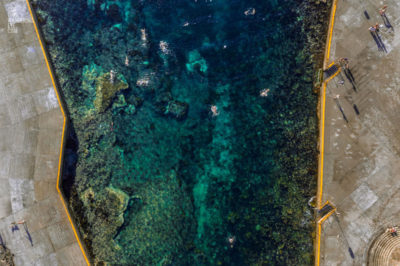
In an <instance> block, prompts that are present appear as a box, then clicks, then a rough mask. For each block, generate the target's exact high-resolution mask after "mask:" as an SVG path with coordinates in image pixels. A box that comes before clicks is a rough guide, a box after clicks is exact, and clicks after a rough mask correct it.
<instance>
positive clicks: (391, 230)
mask: <svg viewBox="0 0 400 266" xmlns="http://www.w3.org/2000/svg"><path fill="white" fill-rule="evenodd" d="M386 231H389V232H390V234H391V236H393V237H395V236H397V229H396V227H394V226H393V227H390V228H388V229H387V230H386Z"/></svg>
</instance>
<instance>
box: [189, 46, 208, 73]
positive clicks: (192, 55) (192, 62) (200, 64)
mask: <svg viewBox="0 0 400 266" xmlns="http://www.w3.org/2000/svg"><path fill="white" fill-rule="evenodd" d="M186 68H187V70H188V71H189V72H193V71H194V70H195V69H196V68H197V69H199V70H200V72H203V73H205V72H207V69H208V66H207V62H206V60H205V59H204V58H202V57H201V55H200V53H199V51H197V50H193V51H190V52H189V54H188V62H187V63H186Z"/></svg>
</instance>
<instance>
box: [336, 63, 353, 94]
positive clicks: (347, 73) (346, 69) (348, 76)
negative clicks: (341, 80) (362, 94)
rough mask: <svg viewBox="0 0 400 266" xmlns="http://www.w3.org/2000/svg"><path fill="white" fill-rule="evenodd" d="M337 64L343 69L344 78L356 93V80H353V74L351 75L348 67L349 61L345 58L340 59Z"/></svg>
mask: <svg viewBox="0 0 400 266" xmlns="http://www.w3.org/2000/svg"><path fill="white" fill-rule="evenodd" d="M339 63H340V65H341V67H342V68H343V72H344V74H345V75H346V78H347V79H348V80H349V81H350V83H351V85H352V86H353V90H354V91H355V92H357V88H356V80H355V79H354V76H353V73H351V70H350V67H349V59H348V58H347V57H342V58H340V59H339Z"/></svg>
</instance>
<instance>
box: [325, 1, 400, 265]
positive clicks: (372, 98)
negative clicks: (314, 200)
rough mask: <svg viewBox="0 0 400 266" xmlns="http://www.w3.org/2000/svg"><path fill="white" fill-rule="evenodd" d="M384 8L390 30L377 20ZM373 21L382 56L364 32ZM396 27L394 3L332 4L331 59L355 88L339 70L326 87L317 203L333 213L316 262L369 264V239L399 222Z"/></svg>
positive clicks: (398, 9)
mask: <svg viewBox="0 0 400 266" xmlns="http://www.w3.org/2000/svg"><path fill="white" fill-rule="evenodd" d="M384 4H386V5H388V9H387V16H388V18H389V20H390V22H391V24H392V25H393V27H394V29H395V30H394V31H393V30H392V29H389V28H386V27H385V26H384V25H383V20H382V18H381V16H380V15H379V12H378V11H379V9H380V8H381V7H382V6H383V5H384ZM364 11H367V12H368V14H369V16H370V19H369V20H368V19H366V17H365V16H364ZM376 22H378V23H379V24H382V27H381V30H380V37H381V38H382V40H383V43H384V45H385V47H386V49H387V52H383V51H379V50H378V47H377V44H376V43H375V41H374V39H373V38H372V36H371V34H370V32H369V31H368V28H369V27H370V26H372V25H374V24H375V23H376ZM399 28H400V2H398V1H395V0H385V1H376V0H368V1H360V0H338V2H337V13H336V19H335V24H334V28H333V36H332V45H331V50H330V58H331V61H333V60H334V61H336V62H338V61H339V59H340V58H341V57H347V58H349V60H350V70H351V71H352V74H353V76H354V78H355V81H356V91H355V90H354V89H353V87H352V85H351V83H350V81H349V80H348V79H347V78H346V76H345V75H344V73H342V74H341V75H338V76H336V77H335V78H334V79H333V80H331V81H329V83H328V85H327V98H326V112H325V116H326V119H325V151H324V157H325V160H324V169H323V170H324V183H323V202H325V201H326V200H329V201H330V202H331V203H333V204H334V205H335V206H336V207H337V212H338V214H337V215H332V217H330V218H329V219H327V220H326V221H325V222H324V223H323V225H322V235H321V256H320V265H367V261H368V250H369V247H370V246H371V243H372V242H373V240H374V239H375V237H376V236H377V235H379V234H380V232H382V230H384V229H385V228H386V227H388V226H394V225H400V214H399V213H400V212H399V211H400V207H399V204H400V198H399V197H400V182H399V181H398V180H400V169H399V168H400V135H399V134H398V132H400V116H399V115H398V110H399V109H400V76H399V75H398V74H397V72H398V71H397V70H398V69H399V67H400V33H399V31H398V29H399ZM342 82H344V84H342ZM337 95H339V99H338V100H335V99H334V97H335V96H337ZM354 105H356V106H357V108H358V110H359V114H356V112H355V110H354ZM339 106H340V107H341V108H342V110H343V111H344V114H345V116H346V118H347V120H348V122H346V121H345V120H344V118H343V115H342V113H341V112H340V110H339ZM349 248H351V250H352V251H353V252H354V258H351V256H350V253H349ZM393 254H394V253H393ZM387 256H391V255H390V254H388V255H387ZM396 258H397V257H396V256H395V255H393V256H392V257H391V259H392V261H396Z"/></svg>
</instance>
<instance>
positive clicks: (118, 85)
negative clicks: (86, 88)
mask: <svg viewBox="0 0 400 266" xmlns="http://www.w3.org/2000/svg"><path fill="white" fill-rule="evenodd" d="M113 75H115V74H112V72H110V73H105V74H103V75H102V76H100V77H99V78H98V79H96V99H95V100H94V107H95V108H96V110H97V111H98V112H100V113H101V112H104V111H105V110H106V109H107V108H108V107H109V106H110V104H111V102H112V99H113V98H114V96H115V95H116V94H117V92H119V91H121V90H125V89H127V88H128V87H129V85H128V83H127V82H126V80H125V78H124V76H123V75H122V74H117V77H114V76H113Z"/></svg>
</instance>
